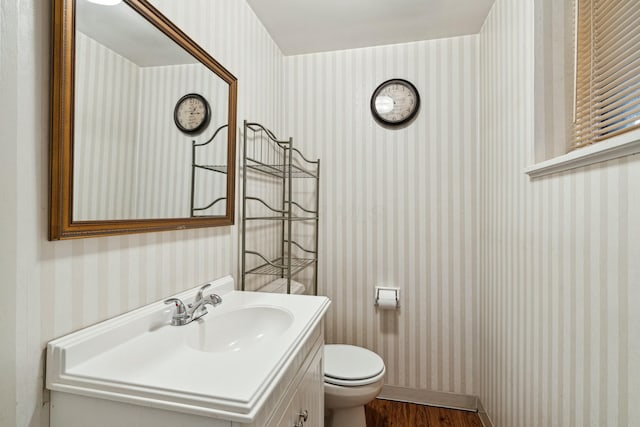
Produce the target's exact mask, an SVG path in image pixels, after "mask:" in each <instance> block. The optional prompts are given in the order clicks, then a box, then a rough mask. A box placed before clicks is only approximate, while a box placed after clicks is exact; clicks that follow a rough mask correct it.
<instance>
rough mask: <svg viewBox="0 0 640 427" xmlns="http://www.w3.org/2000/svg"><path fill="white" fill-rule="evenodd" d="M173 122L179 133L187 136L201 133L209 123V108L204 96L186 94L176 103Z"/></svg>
mask: <svg viewBox="0 0 640 427" xmlns="http://www.w3.org/2000/svg"><path fill="white" fill-rule="evenodd" d="M173 121H174V122H175V123H176V126H177V127H178V129H180V131H182V132H184V133H187V134H190V135H191V134H196V133H200V132H202V131H203V130H204V129H205V128H206V127H207V126H208V125H209V121H211V107H210V106H209V102H208V101H207V100H206V99H205V97H204V96H202V95H200V94H197V93H188V94H186V95H184V96H183V97H182V98H180V99H179V100H178V102H176V106H175V109H174V110H173Z"/></svg>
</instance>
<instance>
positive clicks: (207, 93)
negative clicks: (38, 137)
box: [49, 0, 237, 240]
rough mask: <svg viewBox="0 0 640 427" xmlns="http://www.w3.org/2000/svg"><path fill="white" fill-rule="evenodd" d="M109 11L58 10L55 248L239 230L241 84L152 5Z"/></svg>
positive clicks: (87, 5) (58, 0)
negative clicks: (113, 238)
mask: <svg viewBox="0 0 640 427" xmlns="http://www.w3.org/2000/svg"><path fill="white" fill-rule="evenodd" d="M109 2H110V3H112V4H111V5H104V4H99V3H105V1H104V0H102V1H97V0H93V1H89V0H54V1H53V58H52V96H51V98H52V120H51V126H52V128H51V146H50V192H49V240H60V239H74V238H82V237H94V236H106V235H115V234H132V233H142V232H153V231H167V230H179V229H188V228H200V227H214V226H224V225H232V224H233V223H234V206H235V201H234V188H235V182H234V179H235V147H236V129H237V126H236V108H237V80H236V78H235V77H234V76H233V75H232V74H231V73H230V72H229V71H227V70H226V69H225V68H224V67H223V66H222V65H221V64H220V63H218V62H217V61H216V60H215V59H214V58H213V57H211V56H210V55H209V54H208V53H207V52H206V51H205V50H204V49H203V48H201V47H200V46H199V45H198V44H196V43H195V42H194V41H193V40H192V39H191V38H190V37H189V36H187V35H186V34H185V33H184V32H183V31H182V30H180V29H179V28H178V27H177V26H176V25H175V24H173V23H172V22H171V21H170V20H169V19H168V18H167V17H165V16H164V15H163V14H162V13H160V11H159V10H158V9H156V8H155V7H154V6H153V5H152V4H151V3H150V2H149V1H147V0H122V1H117V0H110V1H109ZM109 2H107V3H109ZM113 3H115V4H113Z"/></svg>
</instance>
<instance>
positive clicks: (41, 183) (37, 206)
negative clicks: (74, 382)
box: [0, 0, 282, 427]
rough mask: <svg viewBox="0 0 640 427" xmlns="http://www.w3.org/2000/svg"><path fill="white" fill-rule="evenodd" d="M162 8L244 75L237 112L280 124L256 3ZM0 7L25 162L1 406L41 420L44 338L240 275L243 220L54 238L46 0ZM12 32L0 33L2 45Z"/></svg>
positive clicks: (14, 141) (16, 141)
mask: <svg viewBox="0 0 640 427" xmlns="http://www.w3.org/2000/svg"><path fill="white" fill-rule="evenodd" d="M162 4H166V5H167V7H166V8H165V9H167V14H169V15H170V16H171V17H172V18H174V19H175V21H176V22H177V23H178V25H180V26H181V27H182V28H185V29H186V30H187V32H188V33H190V35H191V36H192V37H193V38H195V39H196V40H197V42H198V43H200V44H201V45H202V46H203V47H205V48H206V49H207V50H208V51H209V52H210V53H211V54H212V55H213V56H214V57H215V58H216V59H218V60H219V61H220V62H221V63H222V64H224V65H225V67H227V68H228V69H229V70H230V71H231V72H232V73H233V74H234V75H235V76H236V77H237V78H238V80H239V105H238V117H239V118H243V117H253V118H255V120H261V121H264V122H267V123H273V124H274V125H273V126H274V127H278V126H280V116H281V112H280V111H281V110H280V104H281V97H280V94H281V79H280V76H281V70H282V55H281V53H280V51H279V49H278V48H277V47H276V45H275V44H274V43H273V41H272V40H271V38H270V37H269V35H268V34H267V32H266V31H265V30H264V28H263V26H262V25H261V23H260V22H259V21H258V20H257V18H256V17H255V15H254V14H253V12H252V11H251V9H250V8H249V6H248V5H247V4H246V3H245V2H239V1H236V0H216V1H215V2H213V1H209V0H185V1H181V2H175V1H169V0H166V1H163V2H162ZM161 6H162V5H161ZM0 7H1V8H2V11H3V14H2V19H3V25H4V22H5V21H4V19H5V18H6V20H7V22H11V23H12V25H15V27H16V29H17V30H16V31H17V34H19V37H17V38H15V40H13V42H14V43H15V46H16V48H15V49H13V48H10V49H8V50H2V63H1V64H0V67H2V73H3V74H2V75H3V76H9V79H10V80H9V84H13V85H15V87H16V92H15V93H13V92H6V96H7V98H6V100H5V101H6V102H10V103H11V105H13V107H14V108H15V109H16V117H17V120H16V121H15V122H14V121H13V120H11V121H9V122H6V125H7V126H3V127H2V128H0V133H1V137H0V141H2V143H3V145H5V144H7V145H10V147H11V149H10V150H7V152H8V153H12V152H15V158H14V159H12V162H15V163H17V164H18V165H19V167H18V168H15V169H8V170H7V171H6V174H11V176H13V179H7V180H6V181H3V182H2V183H1V184H0V185H2V194H3V197H4V200H3V201H4V203H5V204H4V206H5V208H6V209H9V210H11V209H15V213H16V215H15V223H13V224H12V227H11V228H12V233H13V234H12V236H14V235H15V238H7V239H4V238H3V239H0V253H2V254H14V255H13V256H11V257H7V258H6V259H7V260H9V262H8V263H7V265H8V266H9V268H8V269H7V271H3V272H2V277H3V284H2V288H5V289H7V288H8V290H6V291H3V293H2V295H3V296H4V295H7V296H8V298H7V299H0V313H10V314H11V317H10V318H8V319H7V318H6V317H5V315H4V314H2V319H3V324H4V322H5V321H6V322H9V324H11V325H14V326H13V328H12V329H13V333H10V334H9V335H8V336H3V342H7V343H13V342H15V348H14V347H13V346H11V347H10V348H5V349H4V350H3V351H8V352H10V353H12V352H13V354H11V355H10V358H9V359H8V361H7V363H6V365H3V366H2V367H1V371H0V373H1V374H2V378H4V377H5V374H7V375H10V376H11V375H13V376H14V377H15V383H16V389H15V392H14V393H13V392H8V393H6V394H2V396H0V403H1V406H0V408H2V409H3V410H4V409H5V408H7V412H6V413H3V414H2V415H1V416H0V420H2V422H0V424H3V422H4V421H5V420H6V421H7V424H6V425H14V424H15V425H16V426H21V427H22V426H44V427H46V426H48V425H49V421H48V405H46V404H45V405H44V406H43V404H42V384H43V380H42V374H43V361H44V359H43V356H44V348H45V344H46V342H47V341H48V340H50V339H52V338H54V337H58V336H60V335H63V334H66V333H69V332H71V331H74V330H77V329H79V328H82V327H84V326H87V325H89V324H92V323H95V322H98V321H100V320H103V319H106V318H109V317H112V316H115V315H117V314H120V313H123V312H126V311H128V310H131V309H133V308H135V307H138V306H140V305H143V304H145V303H148V302H151V301H154V300H158V299H160V298H162V297H164V296H166V295H168V294H170V293H173V292H176V291H179V290H182V289H186V288H189V287H192V286H195V285H197V284H199V283H202V282H203V281H206V280H208V279H212V278H217V277H221V276H223V275H225V274H233V275H235V273H236V266H237V227H236V226H233V227H218V228H208V229H200V230H190V231H177V232H164V233H149V234H139V235H132V236H125V237H106V238H92V239H81V240H75V241H59V242H49V241H47V238H46V236H47V206H48V196H47V192H48V162H49V160H48V159H49V158H48V155H49V153H48V145H49V142H48V141H49V140H48V138H49V75H50V69H49V58H50V51H49V49H50V25H51V24H50V4H48V3H47V2H41V1H36V0H19V1H18V0H16V1H15V2H13V0H7V2H5V1H4V0H3V2H2V5H1V6H0ZM11 40H12V39H11V38H8V39H4V38H3V39H2V40H0V43H2V48H3V49H4V46H5V45H4V43H5V41H6V42H7V43H9V42H11ZM2 87H3V88H4V87H5V86H4V83H3V86H2ZM3 96H5V92H3ZM3 99H4V98H3ZM5 101H3V102H5ZM3 124H5V121H4V120H3ZM276 130H278V129H276ZM3 176H5V175H3ZM12 185H13V186H12ZM5 190H6V191H5ZM3 256H4V255H3ZM11 260H14V261H11ZM4 265H5V264H3V266H4ZM12 278H15V279H12ZM13 313H15V314H13ZM5 331H6V329H5V328H3V334H4V332H5ZM2 360H3V362H4V361H5V360H7V359H4V358H3V359H2ZM14 421H15V422H14ZM3 425H5V424H3Z"/></svg>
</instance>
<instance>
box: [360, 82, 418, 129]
mask: <svg viewBox="0 0 640 427" xmlns="http://www.w3.org/2000/svg"><path fill="white" fill-rule="evenodd" d="M419 109H420V94H419V93H418V89H416V87H415V86H414V85H413V84H412V83H411V82H409V81H407V80H403V79H391V80H387V81H385V82H383V83H382V84H380V85H379V86H378V87H377V88H376V90H375V91H374V92H373V95H372V96H371V113H372V114H373V118H374V119H375V120H376V121H377V122H378V123H379V124H381V125H382V126H384V127H389V128H399V127H404V126H406V125H408V124H409V123H410V122H411V121H412V120H413V119H415V117H416V116H417V114H418V111H419Z"/></svg>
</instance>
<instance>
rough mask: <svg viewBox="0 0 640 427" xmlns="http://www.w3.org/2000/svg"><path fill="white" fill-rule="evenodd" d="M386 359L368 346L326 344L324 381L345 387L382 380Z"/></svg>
mask: <svg viewBox="0 0 640 427" xmlns="http://www.w3.org/2000/svg"><path fill="white" fill-rule="evenodd" d="M384 374H385V366H384V361H383V360H382V358H381V357H380V356H378V355H377V354H376V353H374V352H372V351H370V350H367V349H366V348H362V347H356V346H353V345H345V344H330V345H325V346H324V381H325V382H326V383H329V384H333V385H338V386H343V387H358V386H363V385H368V384H373V383H375V382H377V381H380V380H381V379H382V378H383V377H384Z"/></svg>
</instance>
